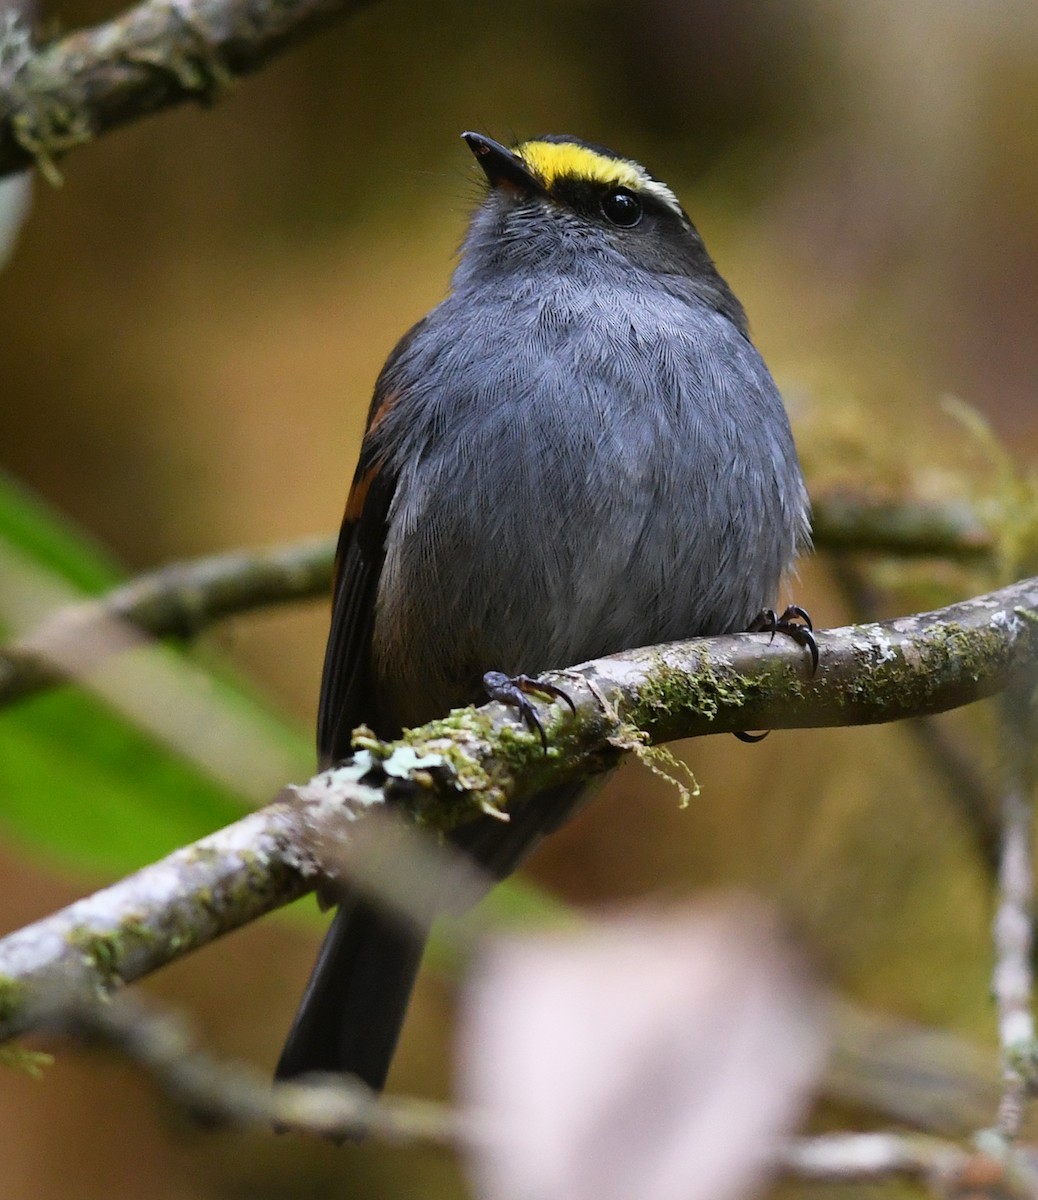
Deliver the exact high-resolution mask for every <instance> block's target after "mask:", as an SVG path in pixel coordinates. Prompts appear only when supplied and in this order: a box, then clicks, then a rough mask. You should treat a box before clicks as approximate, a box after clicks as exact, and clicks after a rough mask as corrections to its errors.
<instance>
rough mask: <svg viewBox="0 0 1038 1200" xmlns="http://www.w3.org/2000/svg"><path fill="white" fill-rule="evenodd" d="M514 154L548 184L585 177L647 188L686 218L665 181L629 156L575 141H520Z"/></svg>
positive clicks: (611, 184) (612, 184) (638, 189)
mask: <svg viewBox="0 0 1038 1200" xmlns="http://www.w3.org/2000/svg"><path fill="white" fill-rule="evenodd" d="M515 152H516V154H518V155H519V157H520V158H521V159H522V160H523V162H525V163H526V165H527V166H528V167H529V168H530V169H531V170H532V171H533V172H534V173H535V174H536V175H539V176H540V178H541V179H542V180H543V181H544V186H545V187H547V188H549V189H550V188H551V187H552V186H553V185H554V184H555V183H556V182H557V181H558V180H559V179H565V178H569V179H587V180H590V181H591V182H592V183H600V184H602V185H603V186H605V187H624V188H630V190H631V191H632V192H648V193H649V194H650V195H653V196H655V197H656V199H657V200H660V201H662V202H663V203H664V204H666V205H667V207H668V208H670V209H672V210H673V211H674V212H675V213H676V214H677V215H678V216H679V217H681V218H682V220H687V218H686V217H685V216H684V213H683V212H682V210H681V204H680V203H679V202H678V198H677V197H676V196H675V195H674V193H673V192H672V191H671V190H670V188H669V187H667V185H666V184H665V183H660V181H659V180H658V179H653V178H652V176H651V175H650V174H649V173H648V171H646V170H645V168H644V167H640V166H639V165H638V164H637V163H636V162H633V161H632V160H631V159H629V158H611V157H610V156H609V155H608V154H599V152H598V151H597V150H592V149H591V148H590V147H589V146H581V145H578V144H577V143H576V142H537V141H533V142H522V143H521V144H520V145H518V146H516V148H515Z"/></svg>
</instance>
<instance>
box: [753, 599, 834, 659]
mask: <svg viewBox="0 0 1038 1200" xmlns="http://www.w3.org/2000/svg"><path fill="white" fill-rule="evenodd" d="M746 632H747V633H770V634H771V637H772V640H774V638H775V634H776V633H784V634H785V635H786V637H789V638H792V639H793V641H794V642H796V644H797V645H798V646H803V647H806V649H807V650H808V652H809V653H810V655H811V674H812V675H814V674H815V673H816V672H817V670H818V643H817V642H816V641H815V634H814V626H813V625H812V624H811V618H810V617H809V616H808V615H807V612H806V610H805V609H802V608H801V607H800V605H799V604H790V605H788V606H787V608H786V609H785V611H784V612H783V613H782V615H781V616H776V615H775V610H774V609H773V608H764V609H761V611H760V612H759V613H758V614H757V615H756V616H755V617H754V618H753V620H752V621H751V622H750V627H749V629H747V631H746Z"/></svg>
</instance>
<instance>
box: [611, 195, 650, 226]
mask: <svg viewBox="0 0 1038 1200" xmlns="http://www.w3.org/2000/svg"><path fill="white" fill-rule="evenodd" d="M602 212H603V213H605V216H606V219H607V220H608V221H612V223H613V224H614V225H621V226H623V228H624V229H630V228H631V226H632V225H637V224H638V222H639V221H640V220H641V219H642V202H641V201H640V200H639V199H638V197H637V196H636V195H635V194H634V193H633V192H629V191H628V190H627V188H616V189H615V190H614V191H611V192H607V193H606V194H605V196H604V197H603V198H602Z"/></svg>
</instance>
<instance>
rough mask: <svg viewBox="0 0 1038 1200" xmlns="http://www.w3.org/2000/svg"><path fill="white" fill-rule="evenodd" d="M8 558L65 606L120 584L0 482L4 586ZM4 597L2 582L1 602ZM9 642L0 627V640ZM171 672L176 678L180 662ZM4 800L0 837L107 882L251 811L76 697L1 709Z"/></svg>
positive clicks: (255, 716)
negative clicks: (55, 591)
mask: <svg viewBox="0 0 1038 1200" xmlns="http://www.w3.org/2000/svg"><path fill="white" fill-rule="evenodd" d="M14 555H17V556H18V561H19V565H20V566H21V567H22V568H23V569H29V570H31V571H33V572H34V573H35V575H36V577H37V578H38V579H39V580H40V581H45V582H46V583H47V584H48V585H49V587H51V588H54V587H56V586H59V585H65V588H67V591H64V593H63V594H64V596H65V597H67V599H68V601H69V602H70V603H71V602H73V601H75V600H76V599H78V598H79V597H81V596H90V595H98V594H100V593H101V592H103V591H104V590H105V589H106V588H109V587H111V586H113V585H114V584H115V583H116V582H117V581H118V579H119V572H118V570H117V568H116V567H115V565H114V564H113V563H112V561H111V560H110V558H109V557H108V556H107V555H106V554H105V553H104V552H103V551H102V550H100V549H98V548H97V547H96V546H94V545H93V544H92V543H91V542H90V540H89V539H88V538H86V537H85V536H84V535H83V534H82V533H81V532H80V531H78V530H76V529H75V528H74V527H73V526H72V525H71V524H70V523H69V522H68V521H65V520H62V519H61V518H59V517H58V516H57V515H56V514H54V513H53V512H50V511H48V510H47V509H46V507H45V506H44V505H42V504H41V503H40V502H39V501H37V500H35V499H34V498H32V497H30V496H29V495H28V494H27V493H26V492H25V491H24V490H23V489H22V488H20V487H18V486H17V485H16V484H15V483H14V482H13V481H12V480H10V479H9V478H6V477H4V476H3V475H0V563H3V564H4V569H5V570H6V571H7V573H8V574H10V573H11V572H12V569H13V559H14ZM3 594H4V583H3V582H2V581H0V600H2V597H3ZM2 615H3V613H2V603H0V618H2ZM42 615H43V614H41V616H42ZM10 632H11V631H10V630H4V629H3V628H2V623H0V633H3V634H5V635H10ZM168 666H169V669H170V670H171V671H172V670H175V669H176V658H175V656H171V657H170V658H169V659H168ZM211 687H212V690H213V693H214V694H215V695H216V696H218V697H220V698H219V699H218V703H220V704H221V705H222V706H225V707H226V708H228V709H230V708H233V709H234V711H235V713H236V715H237V717H238V719H239V720H242V719H244V720H247V721H249V722H250V723H252V724H254V725H255V726H256V727H257V735H258V730H259V729H262V736H263V738H264V739H266V740H270V739H276V740H280V741H281V742H282V743H284V745H285V749H286V752H287V753H288V754H289V755H291V756H292V757H293V758H294V759H295V760H296V761H297V762H298V763H299V764H300V765H301V768H302V765H303V764H305V763H306V762H307V758H308V755H307V749H306V743H305V742H303V741H302V739H300V738H299V735H298V734H296V733H295V732H293V731H291V730H290V729H288V728H287V727H285V726H284V725H281V724H278V723H277V722H276V721H275V720H274V719H273V718H272V717H271V716H270V715H269V714H267V713H263V712H261V711H260V709H259V707H258V706H257V705H256V703H255V701H254V700H252V699H251V698H250V697H249V696H248V695H247V693H246V692H245V691H244V690H242V688H241V687H240V686H235V685H234V684H232V683H231V682H230V680H229V679H226V678H225V679H224V680H222V681H220V680H219V679H217V678H216V677H213V679H212V682H211ZM302 769H305V768H302ZM280 782H281V781H280V780H273V781H272V786H273V787H276V786H277V785H278V784H279V783H280ZM0 794H2V795H3V798H4V800H3V805H2V808H0V827H2V828H4V829H5V830H6V831H7V832H8V833H10V834H14V835H16V836H17V837H18V838H20V839H21V840H22V841H23V842H25V843H28V844H31V845H33V846H35V847H37V848H39V849H41V850H44V851H46V852H48V853H49V854H51V855H57V856H58V857H60V858H61V859H63V860H65V861H66V862H70V863H74V864H75V865H77V866H78V867H80V868H90V869H92V870H95V871H96V870H104V871H111V872H116V871H129V870H132V869H133V868H134V867H137V866H140V865H142V864H143V863H145V862H148V861H149V860H151V859H153V858H157V857H158V856H159V855H161V854H165V853H168V852H169V851H170V850H172V849H174V848H175V847H176V846H179V845H182V844H183V843H184V842H187V841H192V840H194V839H195V838H197V837H200V836H202V835H203V834H205V833H208V832H209V831H210V830H212V829H215V828H217V827H219V826H220V825H223V824H227V823H228V822H230V821H233V820H235V819H236V818H237V817H239V816H240V815H241V814H242V811H243V808H244V805H245V803H246V799H245V797H244V796H243V795H242V794H241V793H238V794H236V793H235V791H234V790H233V789H230V788H228V787H227V786H221V785H220V784H218V783H215V782H214V781H213V780H212V779H211V778H210V777H209V775H208V774H207V773H206V771H205V770H203V769H201V768H200V767H199V766H197V765H195V764H193V763H192V762H191V761H190V760H189V759H187V758H185V757H184V756H182V755H178V754H176V753H174V752H172V751H170V750H168V749H166V748H165V747H163V746H162V745H161V744H159V743H157V742H156V740H155V739H154V738H153V737H149V736H148V735H147V734H145V733H143V732H140V731H139V730H138V729H137V728H136V727H135V724H134V722H133V721H132V720H128V719H126V718H125V717H123V716H120V715H119V714H117V713H114V712H112V711H111V710H110V709H109V708H108V707H106V705H105V704H104V703H103V702H102V701H100V700H98V699H96V698H95V697H94V696H92V695H90V694H89V693H88V692H85V691H83V690H81V689H78V688H76V687H74V686H71V685H69V686H65V687H61V688H57V689H53V690H51V691H49V692H47V693H44V694H41V695H38V696H35V697H33V698H31V699H29V700H27V701H24V702H22V703H20V704H15V705H12V706H10V707H9V708H4V709H0Z"/></svg>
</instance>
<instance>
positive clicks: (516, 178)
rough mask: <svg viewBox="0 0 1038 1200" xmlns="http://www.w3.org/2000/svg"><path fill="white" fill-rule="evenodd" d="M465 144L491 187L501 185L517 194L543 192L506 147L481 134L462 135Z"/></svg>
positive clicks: (539, 184)
mask: <svg viewBox="0 0 1038 1200" xmlns="http://www.w3.org/2000/svg"><path fill="white" fill-rule="evenodd" d="M461 136H462V137H463V138H464V139H465V144H466V145H467V146H468V148H469V149H470V150H471V151H472V153H473V154H474V155H475V156H476V162H478V163H479V165H480V166H481V167H482V168H483V173H484V174H485V175H486V177H487V179H489V180H490V184H491V186H492V187H499V186H501V185H502V184H503V185H504V186H506V187H510V188H512V189H514V190H515V191H518V192H524V193H527V194H529V193H530V192H543V191H544V184H543V183H541V181H540V180H539V179H538V178H537V176H536V175H534V173H533V172H532V171H531V170H530V168H529V167H528V166H527V165H526V163H524V162H523V160H522V159H521V158H520V157H519V155H518V154H513V153H512V151H511V150H509V149H508V147H507V146H502V145H501V143H500V142H495V141H494V139H493V138H488V137H484V136H483V135H482V134H481V133H463V134H462V135H461Z"/></svg>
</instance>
